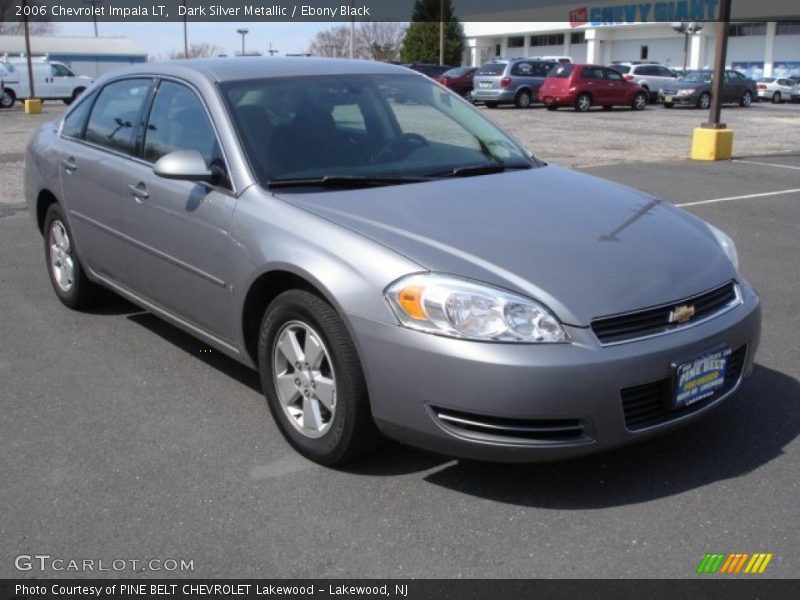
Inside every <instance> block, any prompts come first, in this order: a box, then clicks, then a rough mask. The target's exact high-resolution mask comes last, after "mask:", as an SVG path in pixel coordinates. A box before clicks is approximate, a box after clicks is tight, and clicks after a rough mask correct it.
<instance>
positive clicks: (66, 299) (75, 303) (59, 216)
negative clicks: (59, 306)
mask: <svg viewBox="0 0 800 600" xmlns="http://www.w3.org/2000/svg"><path fill="white" fill-rule="evenodd" d="M54 221H60V222H61V224H62V225H63V226H64V229H65V230H66V232H67V235H68V236H69V254H70V257H71V258H72V263H73V265H74V269H75V272H74V275H73V282H72V287H71V288H70V289H69V291H68V292H65V291H63V290H62V289H61V288H60V287H58V284H57V283H56V281H55V278H54V276H53V269H52V267H51V266H50V228H51V226H52V224H53V222H54ZM44 259H45V266H46V267H47V276H48V277H49V278H50V284H51V285H52V286H53V291H54V292H55V294H56V296H58V299H59V300H61V302H62V303H63V304H64V305H65V306H68V307H69V308H75V309H77V308H81V307H83V306H85V305H86V304H88V300H89V298H88V295H89V294H90V293H91V291H92V290H90V289H89V288H90V287H91V286H92V283H91V282H90V281H89V280H88V279H87V278H86V275H85V273H84V271H83V267H82V266H81V261H80V258H79V257H78V253H77V250H76V248H75V236H73V235H72V230H71V229H70V226H69V223H68V222H67V220H66V218H65V217H64V212H63V210H62V209H61V206H59V205H58V204H56V203H54V204H51V205H50V207H49V208H48V209H47V212H46V213H45V217H44Z"/></svg>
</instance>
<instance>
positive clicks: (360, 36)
mask: <svg viewBox="0 0 800 600" xmlns="http://www.w3.org/2000/svg"><path fill="white" fill-rule="evenodd" d="M406 27H407V25H406V24H405V23H397V22H391V21H364V22H362V23H359V24H358V27H357V30H356V44H357V46H358V48H359V49H360V50H361V53H362V54H363V55H366V56H367V57H368V58H371V59H372V60H379V61H383V62H387V61H390V60H397V59H399V58H400V50H401V49H402V47H403V37H404V36H405V33H406Z"/></svg>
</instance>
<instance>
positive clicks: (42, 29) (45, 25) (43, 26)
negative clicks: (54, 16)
mask: <svg viewBox="0 0 800 600" xmlns="http://www.w3.org/2000/svg"><path fill="white" fill-rule="evenodd" d="M17 4H19V3H18V2H5V0H2V1H0V35H24V34H25V24H24V23H23V22H22V20H21V18H20V17H18V16H16V13H17V10H16V5H17ZM41 5H43V2H42V0H28V6H31V7H33V6H41ZM45 12H47V11H45ZM49 18H50V17H49V15H47V14H45V15H44V16H37V17H30V18H29V19H28V24H29V25H30V32H31V35H44V34H46V33H52V32H53V31H54V30H55V28H56V27H55V24H54V23H52V22H50V21H49V20H48V19H49Z"/></svg>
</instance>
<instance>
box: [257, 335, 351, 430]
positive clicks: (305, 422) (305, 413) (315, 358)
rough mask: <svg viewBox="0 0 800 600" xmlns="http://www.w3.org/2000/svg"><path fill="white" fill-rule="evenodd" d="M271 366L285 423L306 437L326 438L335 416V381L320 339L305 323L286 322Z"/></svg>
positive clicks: (276, 345) (331, 364)
mask: <svg viewBox="0 0 800 600" xmlns="http://www.w3.org/2000/svg"><path fill="white" fill-rule="evenodd" d="M272 364H273V380H274V384H275V391H276V392H277V395H278V400H279V401H280V405H281V408H282V409H283V412H284V414H285V416H286V417H287V419H288V421H289V422H290V423H291V424H292V426H294V428H295V429H296V430H297V431H299V432H300V433H301V434H303V435H304V436H306V437H309V438H320V437H322V436H323V435H325V434H326V433H327V432H328V430H329V429H330V427H331V424H332V423H333V418H334V415H335V413H336V377H335V375H334V372H333V363H332V361H331V357H330V354H329V353H328V349H327V348H326V347H325V344H324V343H323V341H322V338H321V337H320V335H319V334H318V333H317V332H316V331H315V330H314V329H313V328H312V327H311V326H310V325H308V324H307V323H303V322H301V321H289V322H288V323H286V324H285V325H284V326H283V327H282V328H281V330H280V332H279V333H278V335H277V336H276V338H275V344H274V347H273V349H272Z"/></svg>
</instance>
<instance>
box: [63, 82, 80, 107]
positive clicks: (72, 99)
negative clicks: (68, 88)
mask: <svg viewBox="0 0 800 600" xmlns="http://www.w3.org/2000/svg"><path fill="white" fill-rule="evenodd" d="M85 90H86V88H82V87H80V88H75V90H74V91H73V92H72V96H70V97H69V98H64V99H63V100H62V102H63V103H64V104H66V105H67V106H69V105H70V104H72V103H73V102H75V100H77V99H78V96H80V95H81V94H82V93H83V92H84V91H85Z"/></svg>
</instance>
